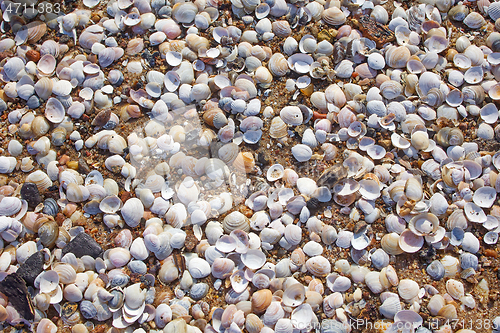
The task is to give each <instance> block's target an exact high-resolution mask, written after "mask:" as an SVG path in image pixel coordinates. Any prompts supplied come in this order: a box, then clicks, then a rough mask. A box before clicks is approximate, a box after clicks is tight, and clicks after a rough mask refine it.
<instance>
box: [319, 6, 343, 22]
mask: <svg viewBox="0 0 500 333" xmlns="http://www.w3.org/2000/svg"><path fill="white" fill-rule="evenodd" d="M321 18H322V19H323V21H325V23H326V24H329V25H333V26H339V25H342V24H344V23H345V21H346V19H347V18H346V15H345V14H344V12H343V11H342V10H340V8H338V7H330V8H327V9H325V10H324V11H323V12H322V13H321Z"/></svg>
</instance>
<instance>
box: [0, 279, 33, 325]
mask: <svg viewBox="0 0 500 333" xmlns="http://www.w3.org/2000/svg"><path fill="white" fill-rule="evenodd" d="M0 292H2V293H3V294H4V295H5V296H7V297H8V298H9V303H11V304H12V306H13V307H14V309H16V311H17V312H18V313H19V315H20V316H21V318H23V319H24V320H27V321H33V320H34V319H35V309H34V308H33V304H32V303H31V297H30V295H29V293H28V288H27V287H26V282H25V281H24V280H23V279H22V278H21V277H20V276H19V274H17V273H12V274H9V275H7V276H6V277H5V279H3V281H2V282H0Z"/></svg>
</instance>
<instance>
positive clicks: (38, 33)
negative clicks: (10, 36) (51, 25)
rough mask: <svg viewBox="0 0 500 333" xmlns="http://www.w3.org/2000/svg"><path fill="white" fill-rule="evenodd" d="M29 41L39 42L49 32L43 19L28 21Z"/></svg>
mask: <svg viewBox="0 0 500 333" xmlns="http://www.w3.org/2000/svg"><path fill="white" fill-rule="evenodd" d="M27 27H28V43H36V42H38V41H39V40H40V39H41V38H42V37H43V36H44V35H45V33H46V32H47V25H46V24H45V23H43V22H42V21H33V22H30V23H28V25H27Z"/></svg>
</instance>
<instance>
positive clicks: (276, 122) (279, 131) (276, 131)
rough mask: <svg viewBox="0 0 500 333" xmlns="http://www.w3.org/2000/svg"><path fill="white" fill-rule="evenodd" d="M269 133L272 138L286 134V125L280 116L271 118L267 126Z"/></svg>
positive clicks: (278, 137)
mask: <svg viewBox="0 0 500 333" xmlns="http://www.w3.org/2000/svg"><path fill="white" fill-rule="evenodd" d="M269 135H270V136H271V138H274V139H280V138H283V137H285V136H287V135H288V129H287V125H286V123H285V122H284V121H283V119H281V117H274V118H273V120H272V121H271V125H270V127H269Z"/></svg>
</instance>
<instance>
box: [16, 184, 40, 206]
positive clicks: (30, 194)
mask: <svg viewBox="0 0 500 333" xmlns="http://www.w3.org/2000/svg"><path fill="white" fill-rule="evenodd" d="M21 198H22V199H24V200H26V201H27V202H28V207H29V208H35V207H36V206H38V204H40V203H41V202H42V196H41V195H40V192H38V188H37V187H36V185H35V184H33V183H24V184H23V186H22V187H21Z"/></svg>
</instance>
